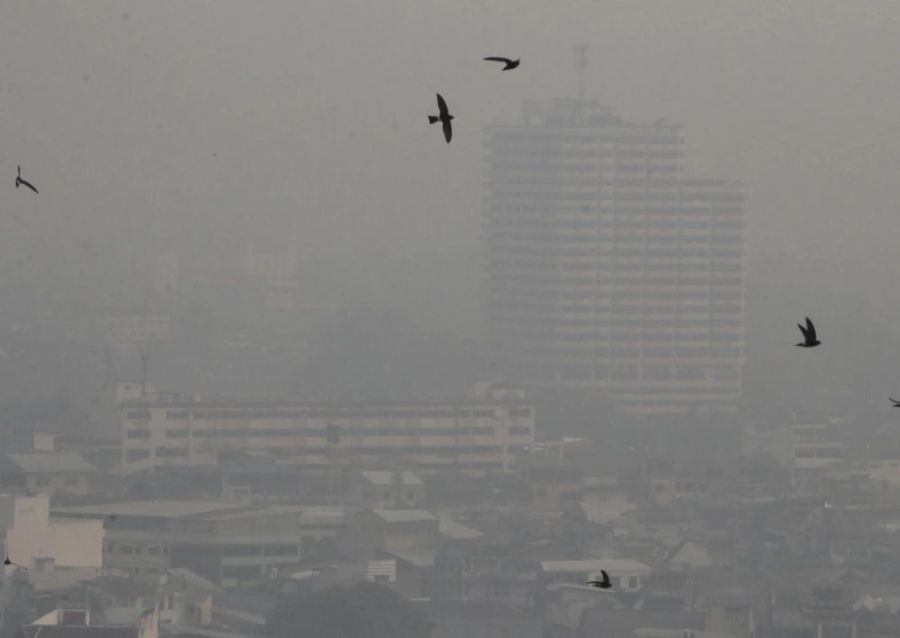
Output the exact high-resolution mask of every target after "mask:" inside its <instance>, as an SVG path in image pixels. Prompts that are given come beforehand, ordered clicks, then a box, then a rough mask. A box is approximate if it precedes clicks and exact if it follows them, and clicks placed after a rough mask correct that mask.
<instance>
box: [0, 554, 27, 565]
mask: <svg viewBox="0 0 900 638" xmlns="http://www.w3.org/2000/svg"><path fill="white" fill-rule="evenodd" d="M3 564H4V565H6V566H7V567H9V566H10V565H15V566H16V567H22V566H21V565H19V563H14V562H12V561H11V560H9V554H7V555H6V558H5V559H4V561H3ZM22 569H25V568H24V567H22Z"/></svg>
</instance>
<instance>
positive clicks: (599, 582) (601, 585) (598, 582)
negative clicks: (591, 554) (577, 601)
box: [587, 569, 612, 589]
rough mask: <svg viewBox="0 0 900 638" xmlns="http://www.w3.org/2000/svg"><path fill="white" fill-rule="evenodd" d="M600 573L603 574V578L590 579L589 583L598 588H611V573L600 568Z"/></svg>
mask: <svg viewBox="0 0 900 638" xmlns="http://www.w3.org/2000/svg"><path fill="white" fill-rule="evenodd" d="M600 575H601V576H603V580H589V581H587V584H588V585H590V586H591V587H596V588H597V589H609V588H610V587H612V583H611V582H609V574H607V573H606V571H605V570H603V569H601V570H600Z"/></svg>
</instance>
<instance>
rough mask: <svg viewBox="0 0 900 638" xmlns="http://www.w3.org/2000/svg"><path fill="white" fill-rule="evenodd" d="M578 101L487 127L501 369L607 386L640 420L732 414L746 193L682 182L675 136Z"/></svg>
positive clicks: (491, 264)
mask: <svg viewBox="0 0 900 638" xmlns="http://www.w3.org/2000/svg"><path fill="white" fill-rule="evenodd" d="M575 52H576V67H577V68H578V69H582V70H583V68H584V67H585V65H586V50H585V49H584V47H576V50H575ZM583 91H584V88H583V78H582V79H579V87H578V96H577V97H575V98H573V99H557V100H553V101H549V102H527V103H526V104H525V105H524V112H525V124H524V125H519V126H488V127H486V129H485V143H484V144H485V150H486V153H485V157H486V167H485V172H486V177H487V180H486V183H487V193H486V198H485V202H486V203H485V208H484V225H483V227H484V248H485V259H486V262H485V263H486V271H487V272H486V274H487V328H488V338H489V347H490V351H491V356H492V359H493V361H494V362H495V365H496V366H497V367H498V369H499V371H500V372H502V373H503V374H504V375H505V376H506V377H507V378H509V379H511V380H512V381H515V382H519V383H523V384H531V385H534V386H539V387H540V386H545V387H574V388H585V389H598V390H603V391H605V392H606V393H608V395H609V396H610V397H611V398H612V399H613V400H614V401H615V402H616V403H617V404H618V405H620V406H621V407H622V408H623V409H624V410H625V411H626V412H629V413H633V414H652V413H663V414H678V413H686V412H689V411H691V410H695V409H696V410H700V411H707V410H709V411H726V412H733V411H734V410H735V409H736V400H737V399H738V398H739V397H740V394H741V383H742V370H743V362H744V319H743V318H744V279H743V277H744V267H743V255H744V195H743V193H742V190H741V187H740V186H739V184H737V183H736V182H733V181H728V180H717V179H693V178H688V177H686V176H685V175H684V171H683V162H682V158H683V153H684V146H683V139H682V135H681V131H680V128H679V127H678V126H676V125H673V124H667V123H665V122H664V121H662V120H657V122H655V123H654V124H650V125H645V124H638V123H634V122H629V121H627V120H625V119H623V118H621V117H619V116H618V115H615V114H614V113H612V112H611V111H610V109H609V108H608V107H607V106H604V105H602V104H600V103H599V102H597V101H593V100H585V98H584V95H583Z"/></svg>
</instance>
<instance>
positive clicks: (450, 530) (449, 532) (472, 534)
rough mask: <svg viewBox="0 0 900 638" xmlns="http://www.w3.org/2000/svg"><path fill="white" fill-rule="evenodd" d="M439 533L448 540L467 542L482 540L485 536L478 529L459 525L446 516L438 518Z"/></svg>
mask: <svg viewBox="0 0 900 638" xmlns="http://www.w3.org/2000/svg"><path fill="white" fill-rule="evenodd" d="M438 531H439V532H440V533H441V534H443V535H444V536H446V537H447V538H451V539H453V540H467V539H470V538H480V537H481V536H484V534H482V533H481V532H479V531H478V530H477V529H472V528H471V527H466V526H465V525H463V524H462V523H457V522H456V521H454V520H453V519H451V518H447V517H446V516H440V517H438Z"/></svg>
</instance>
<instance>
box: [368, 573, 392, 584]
mask: <svg viewBox="0 0 900 638" xmlns="http://www.w3.org/2000/svg"><path fill="white" fill-rule="evenodd" d="M372 580H373V581H375V582H376V583H388V582H390V580H391V577H390V576H388V575H387V574H375V576H373V577H372Z"/></svg>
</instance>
